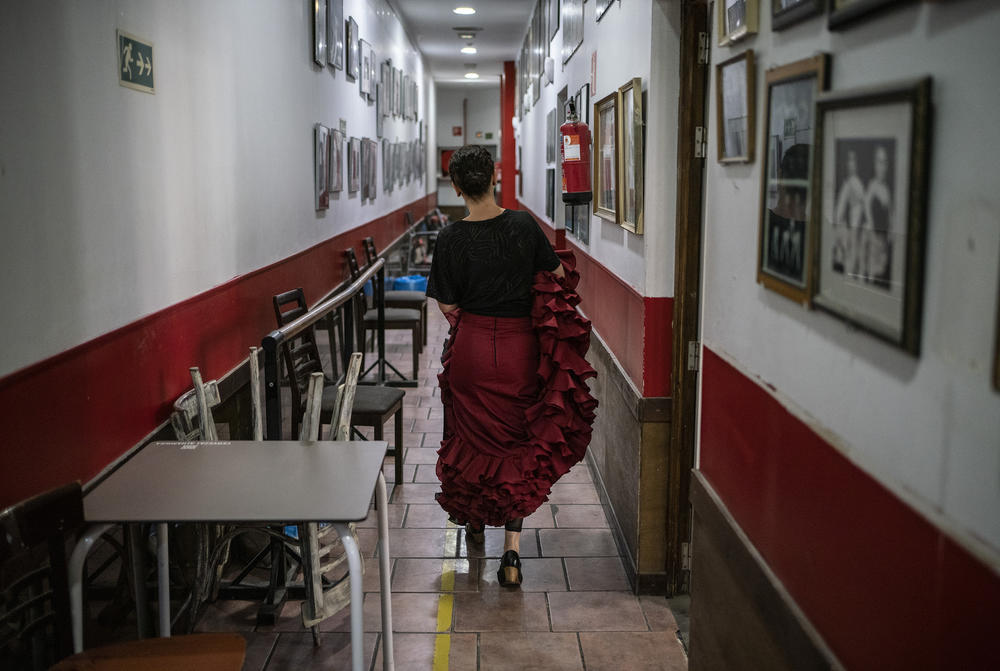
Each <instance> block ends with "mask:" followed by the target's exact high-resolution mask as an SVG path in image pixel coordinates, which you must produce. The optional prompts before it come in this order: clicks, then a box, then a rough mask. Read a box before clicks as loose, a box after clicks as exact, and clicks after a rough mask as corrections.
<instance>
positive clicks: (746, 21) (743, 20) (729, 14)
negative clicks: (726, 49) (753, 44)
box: [715, 0, 789, 45]
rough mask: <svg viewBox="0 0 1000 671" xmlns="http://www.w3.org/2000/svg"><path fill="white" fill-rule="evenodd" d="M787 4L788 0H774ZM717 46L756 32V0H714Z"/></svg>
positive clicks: (736, 40)
mask: <svg viewBox="0 0 1000 671" xmlns="http://www.w3.org/2000/svg"><path fill="white" fill-rule="evenodd" d="M775 2H784V3H786V4H787V3H788V2H789V0H775ZM715 4H716V6H717V7H718V8H719V12H718V14H719V44H720V45H723V44H732V43H733V42H738V41H739V40H742V39H743V38H744V37H746V36H748V35H753V34H755V33H756V32H757V11H758V9H757V0H716V3H715Z"/></svg>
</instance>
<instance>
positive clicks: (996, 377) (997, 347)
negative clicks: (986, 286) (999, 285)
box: [993, 291, 1000, 391]
mask: <svg viewBox="0 0 1000 671" xmlns="http://www.w3.org/2000/svg"><path fill="white" fill-rule="evenodd" d="M993 388H994V389H995V390H996V391H1000V291H998V292H997V325H996V330H995V331H994V332H993Z"/></svg>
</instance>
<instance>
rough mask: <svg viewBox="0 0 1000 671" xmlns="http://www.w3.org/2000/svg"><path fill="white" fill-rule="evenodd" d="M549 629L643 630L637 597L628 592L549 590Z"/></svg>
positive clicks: (644, 626)
mask: <svg viewBox="0 0 1000 671" xmlns="http://www.w3.org/2000/svg"><path fill="white" fill-rule="evenodd" d="M548 599H549V611H550V613H551V615H552V631H646V630H647V627H646V619H645V618H644V617H643V616H642V609H641V608H640V607H639V599H638V598H636V597H635V596H633V595H632V594H629V593H627V592H551V593H550V594H548Z"/></svg>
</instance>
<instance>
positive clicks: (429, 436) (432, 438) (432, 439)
mask: <svg viewBox="0 0 1000 671" xmlns="http://www.w3.org/2000/svg"><path fill="white" fill-rule="evenodd" d="M434 400H435V401H436V402H437V403H439V404H440V401H438V400H437V399H434ZM442 438H444V434H443V433H430V432H429V433H425V434H424V443H423V445H424V447H425V448H428V447H432V448H434V449H435V450H437V449H438V448H440V447H441V439H442Z"/></svg>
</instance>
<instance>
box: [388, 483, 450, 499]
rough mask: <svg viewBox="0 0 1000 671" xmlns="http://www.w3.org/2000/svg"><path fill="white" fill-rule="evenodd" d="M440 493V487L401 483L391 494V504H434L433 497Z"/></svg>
mask: <svg viewBox="0 0 1000 671" xmlns="http://www.w3.org/2000/svg"><path fill="white" fill-rule="evenodd" d="M440 491H441V486H440V485H432V484H427V483H424V484H420V483H403V484H402V485H400V486H398V487H396V491H394V492H393V493H392V502H393V503H434V501H435V499H434V495H435V494H437V493H438V492H440Z"/></svg>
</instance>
